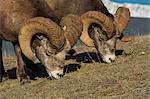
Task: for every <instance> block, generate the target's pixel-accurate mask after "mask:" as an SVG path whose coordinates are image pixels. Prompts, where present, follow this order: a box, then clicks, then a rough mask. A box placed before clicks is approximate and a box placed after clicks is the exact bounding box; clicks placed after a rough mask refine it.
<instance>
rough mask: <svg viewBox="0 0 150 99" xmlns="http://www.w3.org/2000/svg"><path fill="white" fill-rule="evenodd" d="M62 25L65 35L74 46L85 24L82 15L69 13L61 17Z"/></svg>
mask: <svg viewBox="0 0 150 99" xmlns="http://www.w3.org/2000/svg"><path fill="white" fill-rule="evenodd" d="M60 25H61V26H62V27H63V29H64V35H65V36H66V38H67V39H68V41H69V43H70V45H71V47H73V46H74V44H75V43H76V42H77V41H78V40H79V38H80V36H81V34H82V30H83V24H82V20H81V17H79V16H77V15H72V14H69V15H67V16H65V17H63V18H62V19H61V22H60Z"/></svg>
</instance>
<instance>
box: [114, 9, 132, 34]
mask: <svg viewBox="0 0 150 99" xmlns="http://www.w3.org/2000/svg"><path fill="white" fill-rule="evenodd" d="M114 20H115V24H116V26H117V28H118V32H119V33H123V31H124V30H125V29H126V27H127V25H128V23H129V20H130V11H129V9H128V8H126V7H119V8H118V9H117V11H116V14H115V18H114Z"/></svg>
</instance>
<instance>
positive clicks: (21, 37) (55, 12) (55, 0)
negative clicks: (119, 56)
mask: <svg viewBox="0 0 150 99" xmlns="http://www.w3.org/2000/svg"><path fill="white" fill-rule="evenodd" d="M0 7H1V8H0V32H1V33H0V38H1V41H2V40H7V41H10V42H13V44H14V48H15V52H16V55H17V58H18V73H19V77H20V80H21V81H23V80H24V79H25V75H26V74H25V72H24V65H25V64H24V62H23V60H22V57H21V51H22V52H23V54H24V55H25V56H26V57H28V58H29V59H30V60H32V61H33V62H34V63H37V62H38V59H39V60H40V61H41V63H43V64H44V65H45V67H46V70H47V72H48V73H49V75H50V76H51V77H54V78H59V76H61V75H63V68H64V64H63V61H64V57H65V54H66V51H67V50H69V49H70V48H71V47H72V46H73V45H74V44H75V43H76V42H77V40H78V39H79V37H80V36H81V37H80V38H81V40H82V41H83V42H84V43H85V44H86V45H88V46H95V47H96V48H97V50H98V52H100V54H101V56H102V58H103V60H104V61H105V62H107V63H110V62H111V60H114V58H115V55H114V50H115V45H116V40H117V39H118V38H119V37H120V36H121V34H122V32H123V31H124V29H125V28H126V26H127V24H128V21H129V17H130V13H129V10H128V9H127V8H124V7H121V8H119V9H118V10H117V12H116V15H115V16H113V15H112V14H110V13H109V12H108V10H107V8H106V7H105V6H104V4H103V3H102V1H101V0H0ZM79 16H81V19H80V17H79ZM93 27H94V28H93ZM81 33H82V35H81ZM36 34H43V35H44V36H46V37H47V39H48V41H46V43H41V44H40V46H37V45H38V44H35V45H36V46H35V47H34V48H35V49H36V52H35V53H36V54H37V55H36V56H37V57H38V58H37V57H36V56H35V55H34V53H33V52H32V50H31V41H32V40H33V38H36V37H35V35H36ZM36 39H37V38H36ZM41 42H42V41H41ZM43 45H46V47H45V46H43ZM1 46H2V44H1ZM47 53H48V54H47ZM1 57H2V54H1ZM0 61H1V66H0V67H1V68H3V65H2V59H1V60H0ZM1 68H0V69H1ZM3 73H4V69H1V76H2V75H3Z"/></svg>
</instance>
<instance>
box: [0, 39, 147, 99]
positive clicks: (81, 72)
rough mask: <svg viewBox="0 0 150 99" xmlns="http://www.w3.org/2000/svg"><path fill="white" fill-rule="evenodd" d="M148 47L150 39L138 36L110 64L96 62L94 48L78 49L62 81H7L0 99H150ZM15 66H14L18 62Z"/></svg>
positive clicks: (67, 62) (123, 44)
mask: <svg viewBox="0 0 150 99" xmlns="http://www.w3.org/2000/svg"><path fill="white" fill-rule="evenodd" d="M149 46H150V38H149V37H142V38H140V37H138V39H136V40H134V41H133V42H129V43H119V45H118V47H121V48H122V49H124V52H123V53H122V54H121V53H119V55H118V56H117V59H116V61H115V62H113V63H111V64H105V63H99V62H97V61H98V60H99V59H98V58H97V57H96V56H97V54H96V53H95V49H92V48H87V47H85V46H79V47H76V48H75V50H76V51H77V53H75V54H74V55H73V56H72V57H69V58H67V60H66V66H67V67H68V68H67V69H66V74H65V76H64V77H63V78H61V79H59V80H48V79H46V78H37V80H35V81H34V80H32V81H31V83H28V84H25V85H19V82H18V80H16V79H9V80H5V81H4V82H2V83H0V99H52V98H55V99H58V98H60V99H64V98H69V99H72V98H75V99H76V98H77V99H79V98H85V99H86V98H102V97H103V98H105V99H106V98H109V99H120V98H123V97H126V98H129V99H148V97H149V96H150V89H149V88H150V77H149V74H150V73H149V72H150V68H149V66H150V47H149ZM85 52H90V53H85ZM120 52H122V51H120ZM7 61H9V60H7ZM12 63H14V65H15V62H12ZM7 65H8V66H7V69H11V68H13V67H14V66H12V65H11V64H10V67H9V64H7ZM8 67H9V68H8ZM149 98H150V97H149Z"/></svg>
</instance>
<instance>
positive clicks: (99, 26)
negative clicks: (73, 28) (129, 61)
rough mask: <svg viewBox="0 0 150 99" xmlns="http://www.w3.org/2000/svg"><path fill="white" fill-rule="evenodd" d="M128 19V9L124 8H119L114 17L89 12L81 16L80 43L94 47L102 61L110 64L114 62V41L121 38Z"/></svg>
mask: <svg viewBox="0 0 150 99" xmlns="http://www.w3.org/2000/svg"><path fill="white" fill-rule="evenodd" d="M129 18H130V12H129V9H128V8H125V7H119V8H118V9H117V12H116V14H115V15H114V17H110V16H107V15H105V14H103V13H101V12H98V11H89V12H87V13H85V14H83V15H82V21H83V33H82V35H81V37H80V38H81V41H83V42H84V43H85V44H86V45H88V46H92V47H93V46H95V48H96V49H97V50H98V52H99V53H100V54H101V58H102V59H103V61H104V62H107V63H111V62H112V61H113V60H115V49H116V48H115V47H116V41H117V39H120V38H121V37H122V36H123V31H124V30H125V28H126V27H127V24H128V22H129Z"/></svg>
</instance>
